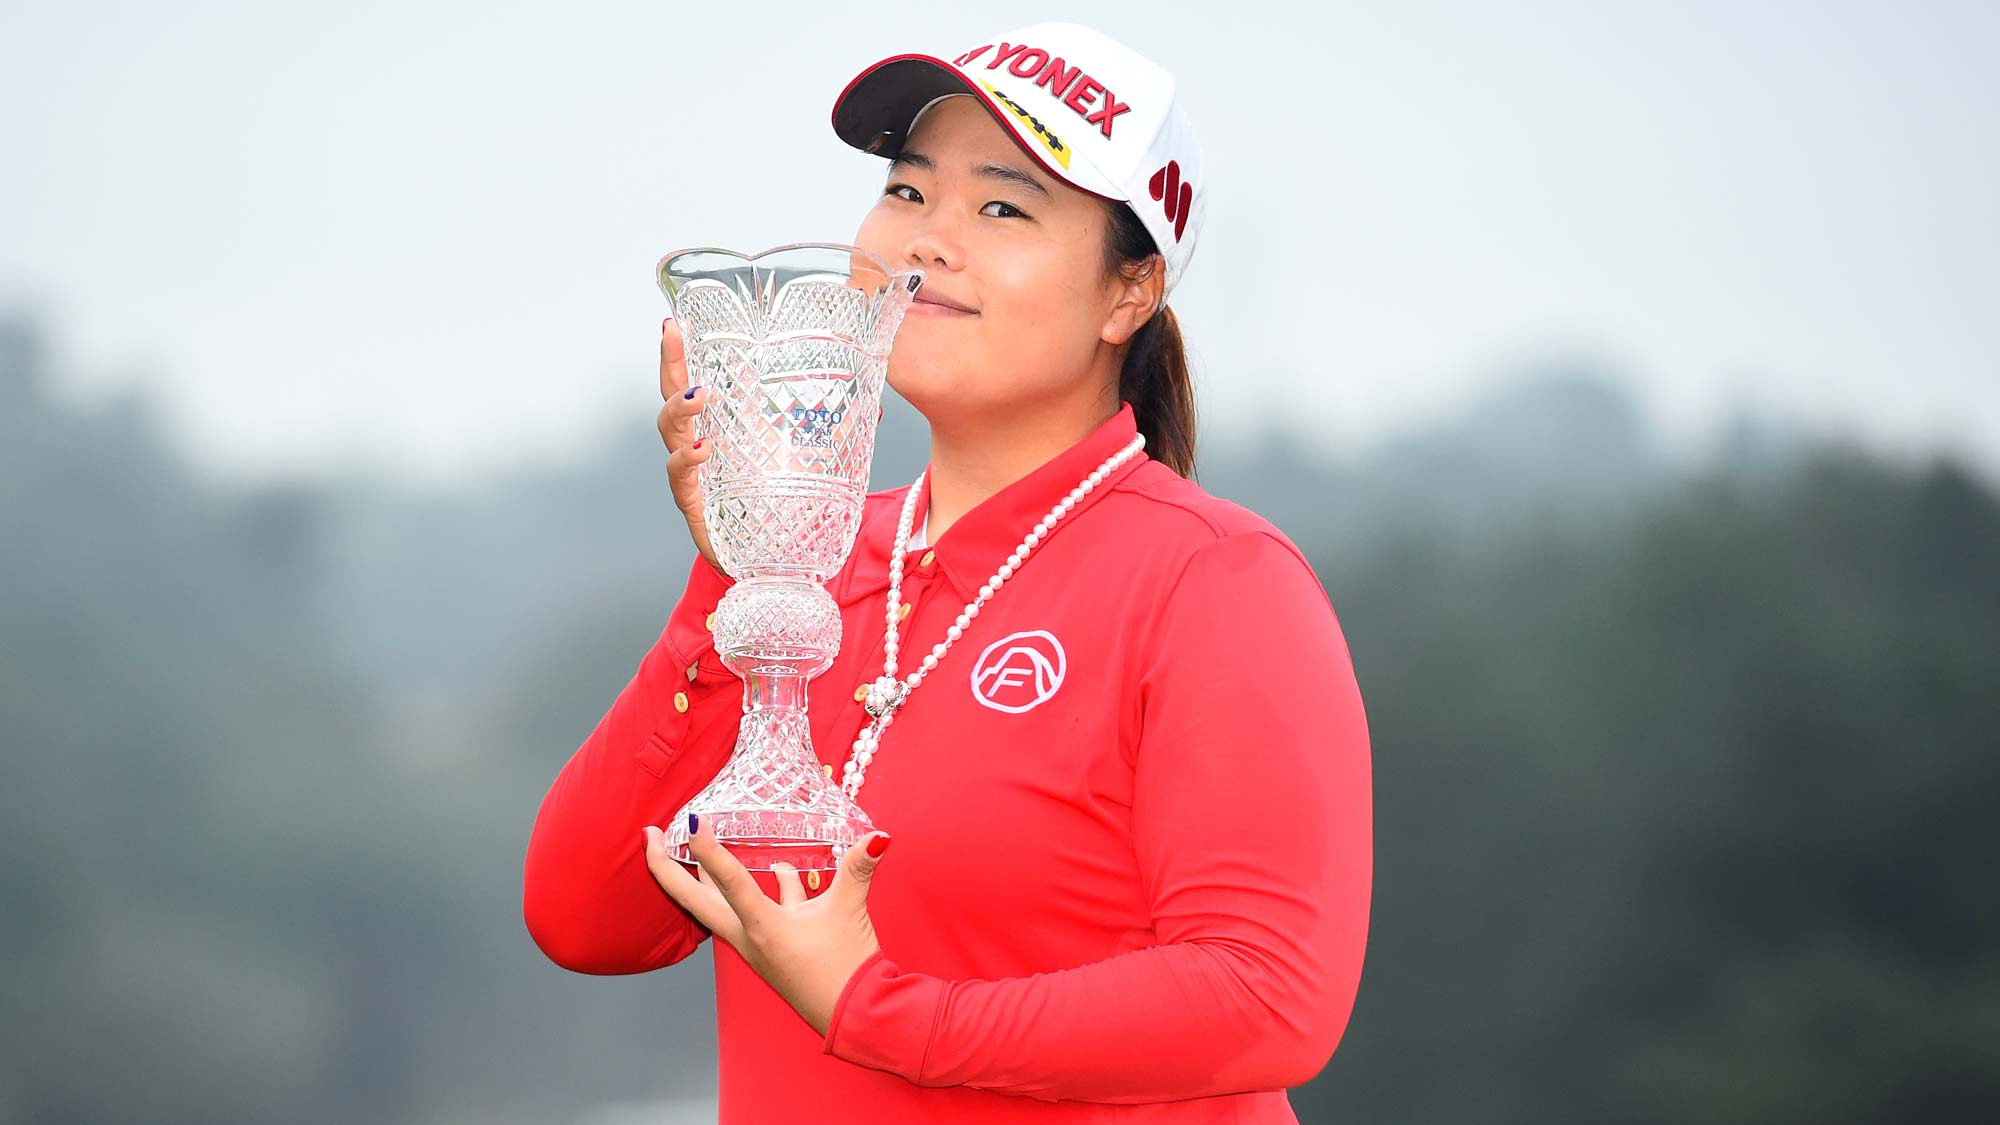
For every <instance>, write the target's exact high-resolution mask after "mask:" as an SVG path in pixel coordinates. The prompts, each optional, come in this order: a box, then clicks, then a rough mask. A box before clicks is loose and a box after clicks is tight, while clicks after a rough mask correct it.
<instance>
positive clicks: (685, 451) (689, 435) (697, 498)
mask: <svg viewBox="0 0 2000 1125" xmlns="http://www.w3.org/2000/svg"><path fill="white" fill-rule="evenodd" d="M707 393H708V392H707V391H705V390H704V389H702V388H701V387H690V386H688V371H687V348H686V347H685V346H684V345H683V344H682V343H681V326H680V325H678V324H675V323H674V322H673V319H672V318H671V317H670V318H668V319H667V320H665V321H663V322H661V324H660V397H661V398H663V399H665V400H666V405H665V406H662V407H661V408H660V418H659V424H660V440H661V441H663V442H665V443H666V446H667V483H668V485H669V486H670V487H672V489H673V492H674V503H676V504H678V505H680V509H681V515H682V516H684V517H686V519H687V525H688V534H690V535H692V536H693V537H694V545H695V549H696V550H698V551H700V552H701V557H702V558H705V559H707V560H708V563H709V565H710V566H713V567H714V568H715V569H716V570H717V571H722V564H721V563H720V562H718V561H716V558H715V547H714V545H712V544H711V543H710V542H709V540H708V521H707V520H705V519H703V518H702V515H701V487H700V485H698V484H697V483H696V482H695V468H696V467H697V466H699V465H700V464H701V463H702V462H704V461H706V460H708V458H709V455H710V454H712V453H714V452H715V446H713V445H711V444H708V443H706V442H697V441H696V440H695V437H694V416H695V415H697V414H699V413H701V404H702V402H703V401H704V396H706V395H707ZM723 573H727V572H726V571H724V572H723Z"/></svg>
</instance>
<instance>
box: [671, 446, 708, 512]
mask: <svg viewBox="0 0 2000 1125" xmlns="http://www.w3.org/2000/svg"><path fill="white" fill-rule="evenodd" d="M714 455H715V443H714V442H711V441H704V442H701V443H700V444H699V445H687V446H682V447H681V448H679V449H675V450H674V451H673V452H672V453H669V454H667V487H668V488H670V489H672V490H673V494H674V503H676V504H678V505H680V508H681V510H682V511H684V512H694V513H698V512H700V511H701V476H700V474H699V473H697V472H696V471H695V470H697V469H699V468H700V467H701V466H702V465H704V464H706V463H707V461H708V459H709V458H710V457H712V456H714Z"/></svg>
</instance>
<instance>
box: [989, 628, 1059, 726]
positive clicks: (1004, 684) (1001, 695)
mask: <svg viewBox="0 0 2000 1125" xmlns="http://www.w3.org/2000/svg"><path fill="white" fill-rule="evenodd" d="M1068 670H1069V657H1068V656H1067V655H1065V654H1064V653H1063V646H1062V642H1061V641H1058V640H1056V638H1055V636H1054V635H1053V634H1051V633H1047V632H1044V631H1043V630H1040V629H1033V630H1029V631H1027V632H1024V633H1013V634H1010V635H1008V636H1005V637H1002V638H1000V639H999V640H997V641H994V642H993V643H992V644H990V645H987V646H986V651H985V652H982V653H980V654H979V662H978V663H977V664H974V665H973V666H972V698H974V699H977V700H978V701H979V702H980V704H981V705H983V706H986V707H991V708H993V709H994V710H995V711H1005V712H1007V713H1008V714H1011V715H1018V714H1020V713H1021V712H1023V711H1032V710H1034V709H1035V708H1037V707H1039V706H1041V705H1042V704H1044V703H1046V702H1048V699H1049V697H1050V696H1052V695H1054V694H1055V693H1056V689H1057V688H1059V687H1061V686H1062V682H1063V674H1064V673H1065V672H1067V671H1068Z"/></svg>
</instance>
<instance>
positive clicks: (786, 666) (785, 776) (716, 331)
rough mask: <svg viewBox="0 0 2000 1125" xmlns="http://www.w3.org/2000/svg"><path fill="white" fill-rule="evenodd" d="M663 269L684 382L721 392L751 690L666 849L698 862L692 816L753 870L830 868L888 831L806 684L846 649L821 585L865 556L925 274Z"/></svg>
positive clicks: (795, 255)
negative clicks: (846, 765) (898, 359)
mask: <svg viewBox="0 0 2000 1125" xmlns="http://www.w3.org/2000/svg"><path fill="white" fill-rule="evenodd" d="M656 273H657V279H658V281H659V285H660V289H661V291H662V292H664V293H665V294H666V295H667V300H668V302H669V303H670V304H671V305H672V307H673V315H674V319H675V320H676V321H677V322H679V324H680V330H681V338H682V341H683V342H684V344H685V345H686V350H687V371H688V384H689V385H690V386H695V385H699V386H702V387H705V388H707V395H706V397H705V398H704V400H703V403H702V409H701V412H700V414H698V415H697V416H696V417H695V436H696V437H697V438H699V439H701V440H702V441H704V442H709V443H713V445H714V447H715V449H714V452H712V453H711V454H710V455H709V458H708V460H707V461H706V462H704V463H703V464H702V465H701V466H700V468H699V469H698V470H697V480H698V481H699V483H700V486H701V496H702V515H703V518H704V519H706V520H707V523H708V534H709V541H710V543H711V544H712V545H713V547H714V549H715V555H716V558H717V560H718V561H719V562H720V563H721V565H722V569H723V570H724V571H726V572H727V573H728V574H729V575H730V577H731V578H733V579H735V582H734V584H733V585H732V586H731V587H730V588H729V591H728V592H727V593H726V594H724V595H723V598H722V601H721V603H720V604H719V605H718V606H717V607H716V611H715V650H716V653H717V655H719V656H720V657H721V659H722V662H723V663H724V664H726V665H727V666H728V667H729V668H730V669H731V670H732V671H734V672H735V673H736V674H737V675H738V676H740V677H742V679H743V719H742V722H741V724H740V725H739V726H738V729H737V736H736V749H735V751H734V752H733V753H732V754H731V755H730V758H729V761H728V762H727V763H726V764H725V765H724V766H723V768H722V770H721V772H720V773H718V774H717V775H716V777H715V778H714V780H713V781H711V782H709V784H708V785H707V787H706V788H704V789H702V791H701V792H699V793H697V794H695V796H694V797H692V798H691V799H689V801H688V802H687V804H686V805H685V806H684V807H683V808H682V809H681V810H680V812H679V814H677V815H676V816H675V817H674V819H673V820H672V821H671V822H670V823H669V824H668V825H667V826H666V828H665V832H666V844H667V851H668V854H670V855H672V856H673V857H674V858H675V859H677V860H680V861H681V862H683V863H692V862H693V859H692V857H691V856H690V855H689V854H688V849H687V843H688V830H687V814H688V813H690V812H692V813H695V814H697V815H699V817H700V818H701V820H702V822H703V823H706V824H709V825H711V826H712V828H713V831H714V833H715V836H716V839H717V840H719V841H720V842H721V843H722V844H723V845H724V846H725V847H727V848H728V849H729V851H730V853H731V854H732V855H734V856H735V857H736V858H737V859H738V860H740V861H741V862H742V863H743V865H744V867H746V868H748V869H749V870H752V871H769V870H771V869H772V865H773V864H774V863H777V862H780V861H782V862H784V863H788V864H790V865H791V866H793V867H794V868H797V869H798V870H799V871H802V872H803V871H828V870H832V869H834V868H836V867H838V866H839V864H840V858H841V856H842V855H844V854H845V852H846V850H847V849H848V848H849V847H852V846H853V845H854V844H855V843H856V842H857V841H859V840H860V839H861V837H863V836H866V835H867V834H868V833H869V832H870V831H873V829H874V824H873V822H872V821H870V820H869V819H868V815H867V814H866V813H864V812H863V811H862V810H861V807H860V805H858V804H856V803H855V802H854V801H853V800H852V799H851V798H849V797H848V796H847V794H846V793H845V792H844V791H843V790H842V789H841V787H840V785H839V783H838V782H836V781H835V780H834V779H833V778H832V776H831V772H830V771H829V770H828V769H827V768H826V767H825V766H823V765H822V764H821V763H820V761H819V758H818V756H817V755H816V754H815V753H814V752H813V748H812V736H811V732H810V728H809V725H808V722H807V716H806V688H807V684H808V681H809V680H810V679H811V678H812V677H813V676H816V675H818V674H819V673H821V672H824V671H825V670H826V669H827V668H828V667H830V666H831V665H832V663H833V658H834V654H835V653H837V652H838V651H839V650H840V610H839V607H838V606H836V605H835V604H834V601H833V598H832V597H831V596H830V595H829V594H828V593H827V592H826V587H825V585H824V584H825V582H826V580H827V579H829V578H831V577H832V576H833V575H834V574H836V573H838V572H839V570H840V568H841V566H842V565H843V564H844V563H846V561H847V556H848V554H849V552H851V551H852V550H853V548H854V536H855V532H856V531H857V530H858V529H859V527H860V523H861V506H862V502H863V499H864V498H865V497H866V495H867V492H868V469H869V463H870V461H871V460H872V458H873V457H874V454H875V427H876V422H877V421H878V420H879V418H880V416H881V410H880V405H881V400H882V388H883V385H884V381H885V378H886V376H887V373H888V367H889V350H890V348H891V346H892V345H893V344H894V342H895V337H896V330H897V329H898V328H899V327H901V325H902V320H903V313H904V311H905V310H906V309H907V308H908V307H909V304H910V300H911V298H912V296H913V295H914V294H915V293H916V291H917V288H918V286H920V285H921V284H922V283H923V273H922V271H920V270H896V269H895V268H893V267H892V266H891V265H890V264H889V263H888V262H885V261H883V260H882V259H881V258H880V257H878V256H877V255H875V254H871V253H869V252H868V251H866V250H863V249H861V248H860V247H857V246H848V245H845V244H842V243H834V242H805V243H793V244H790V245H786V246H778V247H773V248H772V249H769V250H766V251H763V252H762V253H759V254H742V253H738V252H736V251H732V250H723V249H718V248H715V247H696V248H691V249H687V250H677V251H674V252H673V253H670V254H668V255H666V256H665V257H663V258H661V259H660V262H659V266H658V268H657V271H656Z"/></svg>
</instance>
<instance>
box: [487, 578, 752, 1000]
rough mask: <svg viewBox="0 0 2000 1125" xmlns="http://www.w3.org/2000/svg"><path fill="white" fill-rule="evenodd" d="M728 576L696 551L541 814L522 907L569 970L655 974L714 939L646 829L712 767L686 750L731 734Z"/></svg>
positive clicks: (661, 820)
mask: <svg viewBox="0 0 2000 1125" xmlns="http://www.w3.org/2000/svg"><path fill="white" fill-rule="evenodd" d="M730 584H731V580H730V579H729V578H728V577H727V576H726V575H724V574H723V573H722V572H721V571H719V570H717V569H715V567H714V566H712V565H711V564H710V563H709V562H708V561H707V560H706V559H704V558H702V557H701V556H699V555H697V556H696V557H695V560H694V566H693V570H692V572H691V573H690V575H689V577H688V584H687V589H686V591H685V592H684V593H683V594H682V596H681V600H680V602H679V603H678V604H676V605H675V607H674V609H673V612H672V613H671V614H669V615H668V619H667V625H666V628H665V629H664V630H663V631H662V632H661V634H660V638H659V640H658V641H657V642H656V643H655V644H654V645H653V646H652V648H651V649H649V650H648V651H647V653H646V655H645V656H644V658H642V660H641V661H640V664H639V669H638V672H637V673H636V674H635V675H634V676H633V678H632V679H631V681H630V682H629V683H627V684H626V685H625V687H624V689H623V690H622V691H620V692H619V694H618V698H617V699H616V700H614V701H613V702H612V704H611V708H610V710H609V711H607V712H606V713H605V715H604V717H603V719H601V720H600V721H599V722H598V724H597V728H596V729H595V730H594V731H592V732H591V734H590V737H589V738H587V739H586V740H585V741H584V743H583V745H582V746H581V747H580V748H578V750H577V751H576V753H575V754H574V755H572V756H571V757H570V759H569V761H568V763H566V764H565V765H564V766H563V767H562V770H561V771H560V772H559V773H558V774H557V775H556V779H555V782H554V784H553V785H551V786H550V788H549V792H548V794H547V796H545V797H544V798H543V799H542V804H541V808H540V810H539V811H538V812H537V813H536V816H535V824H534V828H533V831H532V833H531V834H530V836H529V840H528V849H527V857H526V860H525V863H524V865H523V874H522V914H523V917H524V919H525V921H526V922H527V927H528V933H529V934H530V936H532V937H533V938H534V941H535V944H536V945H537V946H539V947H540V948H541V950H542V952H543V953H545V954H546V955H547V956H548V957H549V959H550V960H552V961H554V962H555V963H556V964H558V965H561V966H562V967H564V968H566V969H571V970H574V971H576V972H579V973H593V974H604V975H610V974H619V973H640V972H646V971H648V970H652V969H657V968H660V967H662V966H664V965H670V964H673V963H674V962H676V961H679V960H681V959H682V958H684V957H686V956H687V955H688V954H690V953H692V952H694V950H695V949H696V947H698V946H699V945H700V944H701V942H702V940H703V939H705V938H707V937H708V936H709V932H708V930H707V928H706V927H704V926H702V925H701V924H700V923H699V922H696V921H695V920H694V917H693V916H692V915H690V914H688V913H687V912H686V911H685V910H683V909H682V908H681V907H680V905H679V904H677V903H675V902H674V900H673V899H672V898H671V897H670V896H668V895H667V893H666V892H665V891H664V890H663V889H661V887H660V885H659V884H658V883H657V882H656V881H654V879H653V875H652V873H651V872H650V871H648V870H647V869H646V857H645V851H644V846H643V841H642V840H641V837H640V829H641V828H643V827H644V826H645V825H648V824H659V825H663V824H665V823H666V822H667V818H669V817H671V816H673V815H674V813H675V812H676V811H678V810H679V809H680V807H681V806H682V805H683V804H685V803H686V802H687V800H688V798H690V797H692V796H694V794H695V793H696V792H698V791H699V790H700V788H701V786H702V785H704V784H706V783H707V781H708V779H709V777H710V776H712V775H713V773H714V770H713V769H710V770H708V772H707V773H706V774H703V773H702V772H701V771H700V769H699V766H700V759H701V756H700V755H693V754H688V755H684V754H683V751H686V750H689V749H690V748H691V747H705V746H707V745H708V744H709V743H711V742H713V741H714V740H715V739H717V738H722V739H727V740H731V741H733V735H734V732H735V727H736V722H737V719H738V718H739V717H740V716H741V713H742V700H743V691H742V682H741V681H740V680H738V679H737V678H736V676H735V675H733V674H732V673H730V672H729V671H728V669H727V668H725V667H724V666H723V665H722V664H721V662H720V661H719V660H718V659H717V657H716V656H715V652H714V639H713V637H712V635H711V634H710V632H709V628H708V621H709V618H710V615H711V614H712V613H713V612H714V610H715V606H716V603H717V602H718V601H720V600H721V597H722V594H723V592H724V591H726V590H727V589H728V588H729V586H730ZM683 704H685V706H683ZM691 759H694V760H691Z"/></svg>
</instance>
